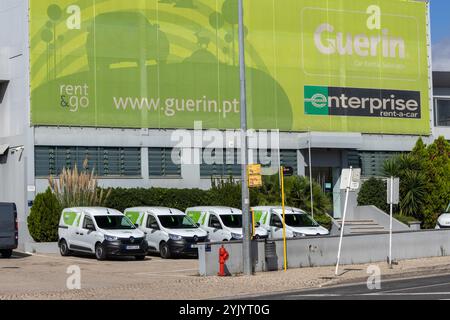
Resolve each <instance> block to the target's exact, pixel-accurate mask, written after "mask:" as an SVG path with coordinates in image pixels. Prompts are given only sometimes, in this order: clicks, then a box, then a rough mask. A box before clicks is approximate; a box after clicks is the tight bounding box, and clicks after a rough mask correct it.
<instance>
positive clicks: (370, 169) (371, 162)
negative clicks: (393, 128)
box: [359, 152, 399, 177]
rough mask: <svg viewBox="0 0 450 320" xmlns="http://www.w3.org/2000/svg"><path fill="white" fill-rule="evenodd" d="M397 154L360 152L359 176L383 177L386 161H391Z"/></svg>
mask: <svg viewBox="0 0 450 320" xmlns="http://www.w3.org/2000/svg"><path fill="white" fill-rule="evenodd" d="M398 154H399V152H361V153H360V154H359V156H360V158H361V174H362V175H363V176H364V177H382V176H384V173H383V167H384V163H385V161H386V160H389V159H392V158H393V157H395V156H396V155H398Z"/></svg>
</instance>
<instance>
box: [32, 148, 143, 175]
mask: <svg viewBox="0 0 450 320" xmlns="http://www.w3.org/2000/svg"><path fill="white" fill-rule="evenodd" d="M85 160H87V166H86V167H84V162H85ZM75 165H76V166H77V168H78V169H79V170H83V169H84V168H85V169H86V170H89V171H91V170H94V172H95V174H96V175H98V176H100V177H141V149H140V148H105V147H54V146H50V147H49V146H36V147H35V175H36V177H48V176H49V175H58V174H60V173H61V171H62V170H63V168H68V169H72V168H74V167H75Z"/></svg>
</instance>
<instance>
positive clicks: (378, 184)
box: [358, 178, 389, 213]
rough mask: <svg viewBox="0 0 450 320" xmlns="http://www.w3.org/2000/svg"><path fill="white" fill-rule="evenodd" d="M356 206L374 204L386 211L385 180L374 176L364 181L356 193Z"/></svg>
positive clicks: (387, 210) (387, 207)
mask: <svg viewBox="0 0 450 320" xmlns="http://www.w3.org/2000/svg"><path fill="white" fill-rule="evenodd" d="M358 206H375V207H377V208H378V209H380V210H382V211H384V212H386V213H388V212H389V205H388V204H387V191H386V182H385V181H384V180H381V179H376V178H370V179H369V180H367V181H366V182H364V183H363V185H362V186H361V190H360V191H359V194H358Z"/></svg>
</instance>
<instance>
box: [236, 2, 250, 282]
mask: <svg viewBox="0 0 450 320" xmlns="http://www.w3.org/2000/svg"><path fill="white" fill-rule="evenodd" d="M238 4H239V74H240V84H241V86H240V88H241V90H240V91H241V163H242V226H243V235H244V236H243V239H242V255H243V257H242V258H243V267H244V270H243V271H244V275H252V274H253V265H252V252H251V236H252V235H251V225H250V224H251V221H250V220H251V219H250V194H249V190H248V171H247V165H248V140H247V89H246V79H245V47H244V6H243V0H239V2H238Z"/></svg>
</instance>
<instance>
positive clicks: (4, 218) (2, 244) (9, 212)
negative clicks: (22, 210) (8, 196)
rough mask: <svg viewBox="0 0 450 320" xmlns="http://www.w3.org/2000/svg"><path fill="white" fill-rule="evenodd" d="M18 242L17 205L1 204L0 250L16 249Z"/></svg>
mask: <svg viewBox="0 0 450 320" xmlns="http://www.w3.org/2000/svg"><path fill="white" fill-rule="evenodd" d="M17 242H18V230H17V208H16V205H15V204H14V203H0V249H16V248H17Z"/></svg>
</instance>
